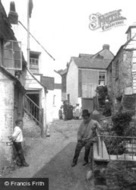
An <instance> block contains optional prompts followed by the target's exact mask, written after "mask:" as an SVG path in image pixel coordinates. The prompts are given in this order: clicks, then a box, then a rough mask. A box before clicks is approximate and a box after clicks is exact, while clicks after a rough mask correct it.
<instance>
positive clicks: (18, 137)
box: [9, 119, 29, 167]
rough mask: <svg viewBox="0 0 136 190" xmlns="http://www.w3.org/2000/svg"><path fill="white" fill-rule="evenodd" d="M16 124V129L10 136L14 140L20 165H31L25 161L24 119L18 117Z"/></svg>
mask: <svg viewBox="0 0 136 190" xmlns="http://www.w3.org/2000/svg"><path fill="white" fill-rule="evenodd" d="M15 124H16V126H15V127H14V131H13V134H12V136H11V137H9V139H10V140H12V141H13V145H14V148H15V150H16V153H17V156H18V158H19V163H18V165H19V166H24V167H28V166H29V165H28V164H27V163H26V161H25V157H24V153H23V148H22V142H23V132H22V128H23V120H22V119H18V120H16V122H15Z"/></svg>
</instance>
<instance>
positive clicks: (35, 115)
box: [24, 95, 43, 130]
mask: <svg viewBox="0 0 136 190" xmlns="http://www.w3.org/2000/svg"><path fill="white" fill-rule="evenodd" d="M24 110H25V112H26V113H27V114H28V115H29V116H30V117H31V118H32V119H33V120H34V121H35V122H36V123H37V124H38V125H39V127H40V128H41V130H42V128H43V109H41V108H40V107H39V106H38V105H37V104H36V103H35V102H34V101H33V100H31V98H29V97H28V96H27V95H25V96H24Z"/></svg>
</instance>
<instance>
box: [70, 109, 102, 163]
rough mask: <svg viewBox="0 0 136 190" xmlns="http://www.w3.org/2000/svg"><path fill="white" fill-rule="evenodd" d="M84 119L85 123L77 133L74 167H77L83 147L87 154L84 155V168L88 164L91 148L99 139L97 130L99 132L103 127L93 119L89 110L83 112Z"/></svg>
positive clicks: (83, 122)
mask: <svg viewBox="0 0 136 190" xmlns="http://www.w3.org/2000/svg"><path fill="white" fill-rule="evenodd" d="M82 118H83V121H82V123H81V124H80V127H79V129H78V133H77V145H76V149H75V154H74V158H73V162H72V164H71V166H72V167H74V166H75V165H77V161H78V157H79V154H80V151H81V149H82V148H83V147H85V154H84V161H85V162H84V164H83V166H85V165H86V164H88V161H89V153H90V148H91V146H92V145H93V142H95V141H96V138H97V133H96V129H98V130H101V129H102V128H101V125H100V124H99V123H98V122H97V121H95V120H92V119H91V114H90V113H89V111H88V110H86V109H85V110H83V111H82Z"/></svg>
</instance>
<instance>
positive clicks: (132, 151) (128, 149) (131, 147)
mask: <svg viewBox="0 0 136 190" xmlns="http://www.w3.org/2000/svg"><path fill="white" fill-rule="evenodd" d="M94 159H96V160H124V161H136V137H130V136H109V135H98V141H97V143H96V144H95V146H94Z"/></svg>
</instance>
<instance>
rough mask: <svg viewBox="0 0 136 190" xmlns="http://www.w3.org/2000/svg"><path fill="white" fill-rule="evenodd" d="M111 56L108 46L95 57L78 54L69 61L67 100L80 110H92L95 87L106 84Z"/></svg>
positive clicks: (104, 46)
mask: <svg viewBox="0 0 136 190" xmlns="http://www.w3.org/2000/svg"><path fill="white" fill-rule="evenodd" d="M112 59H113V54H112V52H111V51H110V49H109V45H107V44H105V45H103V48H102V50H101V51H99V52H98V53H96V54H95V55H90V56H89V55H85V54H80V55H79V57H73V58H71V60H70V63H69V65H68V71H67V78H66V93H67V100H68V101H69V103H70V104H72V105H73V106H75V105H76V104H79V105H80V107H82V109H88V110H90V111H92V110H93V109H94V105H93V98H94V97H95V96H96V87H97V86H98V85H106V84H107V70H106V69H107V67H108V65H109V63H110V62H111V60H112Z"/></svg>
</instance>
